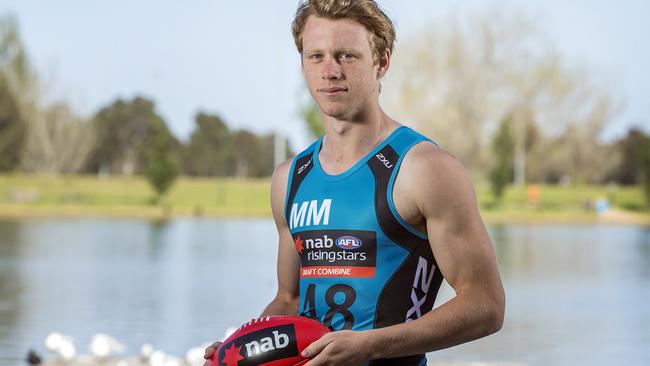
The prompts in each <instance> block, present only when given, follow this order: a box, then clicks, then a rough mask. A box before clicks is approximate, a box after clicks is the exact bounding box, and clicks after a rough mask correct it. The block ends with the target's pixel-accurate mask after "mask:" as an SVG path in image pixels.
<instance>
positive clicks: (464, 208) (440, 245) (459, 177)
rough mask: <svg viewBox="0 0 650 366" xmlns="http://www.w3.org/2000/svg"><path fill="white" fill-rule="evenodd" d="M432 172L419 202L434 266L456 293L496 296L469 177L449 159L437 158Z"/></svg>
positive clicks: (491, 254)
mask: <svg viewBox="0 0 650 366" xmlns="http://www.w3.org/2000/svg"><path fill="white" fill-rule="evenodd" d="M436 168H437V169H435V172H436V176H435V178H434V179H435V181H434V182H433V183H432V185H431V186H429V187H427V188H426V189H424V190H423V191H424V192H421V193H423V194H422V196H421V199H420V200H419V201H420V202H421V210H422V212H423V215H424V217H425V219H426V226H427V234H428V237H429V241H430V243H431V247H432V250H433V253H434V255H435V257H436V261H437V263H438V266H439V268H440V270H441V272H442V274H443V276H444V277H445V279H446V280H447V282H449V284H450V285H451V286H452V287H453V288H454V290H456V292H457V293H458V292H462V291H464V290H466V289H468V288H477V287H478V288H483V289H485V290H486V291H489V292H494V291H497V292H498V291H499V289H500V287H501V280H500V278H499V273H498V269H497V264H496V259H495V256H494V250H493V248H492V243H491V241H490V237H489V235H488V233H487V230H486V229H485V225H484V224H483V220H482V219H481V216H480V214H479V210H478V206H477V203H476V194H475V192H474V187H473V185H472V183H471V181H470V179H469V176H468V174H467V172H466V171H465V169H464V168H463V166H462V164H461V163H460V162H459V161H458V160H457V159H456V158H455V157H453V156H451V155H444V156H443V157H441V159H439V161H437V166H436ZM427 190H429V191H428V192H427Z"/></svg>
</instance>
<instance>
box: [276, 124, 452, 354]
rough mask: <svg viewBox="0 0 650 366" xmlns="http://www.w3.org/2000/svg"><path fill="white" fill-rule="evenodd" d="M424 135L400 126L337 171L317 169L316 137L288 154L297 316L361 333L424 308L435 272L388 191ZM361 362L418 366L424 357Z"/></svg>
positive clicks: (438, 278) (436, 281)
mask: <svg viewBox="0 0 650 366" xmlns="http://www.w3.org/2000/svg"><path fill="white" fill-rule="evenodd" d="M425 140H427V141H431V140H429V139H427V138H426V137H424V136H422V135H420V134H419V133H417V132H415V131H413V130H412V129H410V128H408V127H405V126H401V127H399V128H397V129H396V130H395V131H394V132H393V133H392V134H390V135H389V136H388V137H387V138H386V139H385V140H384V141H382V142H381V143H380V144H379V145H378V146H376V147H375V148H374V149H373V150H372V151H371V152H369V153H368V154H367V155H366V156H365V157H364V158H362V159H361V160H359V161H358V162H357V163H356V164H355V165H353V166H352V167H351V168H349V169H348V170H347V171H345V172H343V173H341V174H338V175H329V174H327V173H326V172H325V171H323V169H322V168H321V166H320V163H319V161H318V153H319V151H320V148H321V143H322V138H321V139H319V140H318V141H316V142H315V143H313V144H312V145H311V146H310V147H308V148H307V149H306V150H304V151H303V152H301V153H300V154H298V155H297V156H296V158H295V159H294V161H293V164H292V166H291V170H290V172H289V182H288V187H287V197H286V203H285V215H286V219H287V223H288V224H289V229H290V232H291V235H292V237H293V240H294V243H295V245H296V250H297V251H298V253H299V255H300V261H301V268H300V306H299V309H298V314H299V315H302V316H306V317H310V318H313V319H317V320H319V321H321V322H322V323H324V324H325V325H327V326H329V327H330V328H331V329H333V330H341V329H353V330H367V329H373V328H381V327H385V326H389V325H393V324H399V323H403V322H406V321H409V320H413V319H417V318H419V317H420V316H422V314H424V313H426V312H428V311H429V310H431V308H432V307H433V303H434V300H435V298H436V295H437V293H438V290H439V288H440V284H441V283H442V274H441V272H440V270H439V269H438V267H437V265H436V261H435V258H434V257H433V253H432V251H431V246H430V245H429V241H428V240H427V237H426V236H425V235H424V234H423V233H421V232H419V231H418V230H416V229H415V228H414V227H412V226H411V225H410V224H408V223H407V222H405V221H404V220H403V219H402V218H401V217H400V216H399V214H398V213H397V210H396V209H395V206H394V204H393V195H392V190H393V184H394V182H395V176H396V175H397V172H398V170H399V167H400V164H401V163H402V159H403V158H404V156H405V155H406V153H407V151H408V150H409V149H410V148H411V147H413V146H414V145H415V144H417V143H419V142H422V141H425ZM413 179H417V178H415V177H414V178H413ZM369 364H370V365H372V366H375V365H404V366H410V365H418V366H419V365H426V358H425V356H424V355H416V356H409V357H403V358H399V359H384V360H373V361H371V362H370V363H369Z"/></svg>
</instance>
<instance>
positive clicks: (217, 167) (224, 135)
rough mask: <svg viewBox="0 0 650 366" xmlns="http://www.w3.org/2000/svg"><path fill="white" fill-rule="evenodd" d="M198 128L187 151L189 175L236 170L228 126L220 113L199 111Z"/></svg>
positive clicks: (208, 174) (186, 160) (212, 174)
mask: <svg viewBox="0 0 650 366" xmlns="http://www.w3.org/2000/svg"><path fill="white" fill-rule="evenodd" d="M194 121H195V123H196V128H195V130H194V132H192V135H191V136H190V141H189V143H188V145H187V148H186V149H185V153H184V160H185V164H184V170H185V172H186V173H187V174H189V175H199V176H226V175H228V174H230V173H231V172H232V171H233V146H232V145H233V144H232V138H231V136H230V131H229V130H228V127H227V126H226V124H225V123H224V122H223V120H222V119H221V118H220V117H218V116H213V115H209V114H206V113H202V112H201V113H198V114H197V115H196V118H195V120H194Z"/></svg>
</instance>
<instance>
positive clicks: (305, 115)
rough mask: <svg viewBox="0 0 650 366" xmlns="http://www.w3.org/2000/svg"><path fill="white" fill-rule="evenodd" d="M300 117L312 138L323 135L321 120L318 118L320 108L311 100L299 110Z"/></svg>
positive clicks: (323, 129)
mask: <svg viewBox="0 0 650 366" xmlns="http://www.w3.org/2000/svg"><path fill="white" fill-rule="evenodd" d="M300 116H301V117H302V120H303V121H305V125H306V126H307V130H308V131H309V133H310V134H311V136H312V137H313V138H320V137H321V136H323V134H324V133H325V128H324V127H323V120H322V119H321V116H320V108H319V107H318V104H316V102H314V100H313V99H309V101H307V102H306V103H305V104H304V105H303V106H302V107H301V108H300Z"/></svg>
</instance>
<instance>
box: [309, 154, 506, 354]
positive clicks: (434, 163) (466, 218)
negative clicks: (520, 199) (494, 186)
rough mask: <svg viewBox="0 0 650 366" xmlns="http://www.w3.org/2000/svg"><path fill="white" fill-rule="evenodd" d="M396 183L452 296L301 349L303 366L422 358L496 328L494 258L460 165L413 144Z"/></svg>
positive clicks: (498, 295) (499, 307)
mask: <svg viewBox="0 0 650 366" xmlns="http://www.w3.org/2000/svg"><path fill="white" fill-rule="evenodd" d="M400 175H401V176H402V178H400V177H399V176H398V181H401V182H402V183H400V184H401V186H400V190H401V192H405V195H404V196H405V197H408V198H406V199H407V200H408V199H410V200H412V202H411V203H410V204H411V205H415V206H416V207H417V209H418V210H419V212H420V213H421V215H422V216H423V217H424V219H425V221H426V228H427V235H428V238H429V241H430V243H431V248H432V250H433V254H434V256H435V258H436V261H437V264H438V267H439V269H440V270H441V271H442V274H443V276H444V277H445V279H446V280H447V282H448V283H449V284H450V285H451V287H452V288H453V289H454V290H455V292H456V296H455V297H454V298H452V299H451V300H449V301H448V302H446V303H445V304H443V305H441V306H439V307H437V308H436V309H434V310H432V311H429V312H428V313H426V314H424V315H423V316H422V317H421V318H419V319H417V320H413V321H410V322H408V323H403V324H397V325H393V326H390V327H385V328H379V329H373V330H368V331H359V332H354V331H340V332H333V333H330V334H328V335H326V336H324V337H323V338H321V339H320V340H319V341H317V342H314V343H313V344H312V345H311V346H310V347H309V348H308V349H307V351H308V354H311V355H316V354H318V356H317V357H315V358H313V359H312V360H311V361H310V362H309V363H307V366H318V365H337V364H350V365H353V364H359V363H363V362H365V361H367V360H368V359H378V358H393V357H401V356H407V355H414V354H422V353H425V352H431V351H435V350H439V349H443V348H447V347H451V346H454V345H458V344H461V343H465V342H469V341H471V340H474V339H477V338H481V337H484V336H486V335H489V334H491V333H494V332H496V331H498V330H499V329H500V328H501V326H502V324H503V315H504V308H505V295H504V291H503V286H502V283H501V278H500V276H499V271H498V267H497V263H496V259H495V255H494V250H493V248H492V243H491V241H490V238H489V235H488V233H487V231H486V229H485V225H484V224H483V221H482V219H481V217H480V214H479V211H478V207H477V203H476V195H475V193H474V187H473V186H472V183H471V181H470V179H469V176H468V174H467V172H466V171H465V169H464V167H463V166H462V163H460V161H458V159H457V158H455V157H454V156H453V155H451V154H449V153H447V152H446V151H444V150H442V149H440V148H438V147H435V146H433V145H432V144H420V145H418V146H416V147H414V148H413V151H411V152H410V153H409V154H408V155H407V156H406V157H405V159H404V162H403V164H402V168H401V170H400ZM422 182H427V183H428V184H422ZM396 184H397V183H396ZM354 346H356V347H360V348H356V349H354V348H353V347H354ZM346 359H347V360H348V362H345V360H346ZM350 361H353V362H350Z"/></svg>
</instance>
